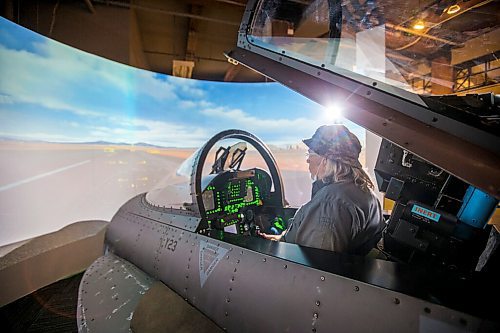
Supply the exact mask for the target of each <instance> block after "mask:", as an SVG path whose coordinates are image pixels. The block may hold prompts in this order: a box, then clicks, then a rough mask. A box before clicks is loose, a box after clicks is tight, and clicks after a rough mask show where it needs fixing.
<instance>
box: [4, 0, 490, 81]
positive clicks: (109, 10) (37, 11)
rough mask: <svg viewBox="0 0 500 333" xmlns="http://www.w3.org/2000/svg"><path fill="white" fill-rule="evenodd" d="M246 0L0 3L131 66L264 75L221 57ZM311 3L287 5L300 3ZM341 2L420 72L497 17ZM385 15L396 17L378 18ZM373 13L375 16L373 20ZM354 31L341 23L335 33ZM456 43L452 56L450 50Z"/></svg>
mask: <svg viewBox="0 0 500 333" xmlns="http://www.w3.org/2000/svg"><path fill="white" fill-rule="evenodd" d="M246 2H247V0H109V1H108V0H46V1H42V0H4V1H0V3H3V5H2V7H1V8H0V9H1V11H2V12H1V14H2V16H4V17H6V18H8V19H9V20H12V21H14V22H16V23H18V24H20V25H22V26H24V27H27V28H29V29H31V30H33V31H35V32H38V33H40V34H42V35H45V36H48V37H51V38H53V39H55V40H57V41H60V42H63V43H65V44H68V45H71V46H73V47H76V48H78V49H81V50H83V51H87V52H89V53H92V54H96V55H99V56H102V57H104V58H107V59H111V60H114V61H117V62H120V63H123V64H127V65H131V66H134V67H138V68H143V69H147V70H151V71H154V72H158V73H165V74H170V75H176V76H182V77H191V78H195V79H203V80H214V81H234V82H259V81H265V80H266V78H265V77H263V76H262V75H260V74H258V73H256V72H254V71H252V70H250V69H248V68H246V67H243V66H241V65H237V66H234V65H232V64H230V63H229V62H228V61H227V59H226V57H225V56H224V52H228V51H230V50H231V49H234V48H235V46H236V43H237V34H238V29H239V24H240V21H241V18H242V16H243V13H244V10H245V6H246ZM313 2H314V1H303V0H297V1H292V2H291V3H293V4H294V6H306V5H310V4H311V3H313ZM457 4H460V11H459V12H458V13H454V14H453V15H451V14H447V13H446V11H448V10H449V9H450V8H452V7H453V5H454V6H458V5H457ZM287 6H288V7H287V8H288V9H290V8H289V4H288V5H287ZM343 6H344V7H345V8H344V16H345V17H344V20H353V22H358V23H359V24H357V25H359V26H360V27H361V26H362V27H363V28H369V27H370V24H372V23H373V24H379V23H382V22H383V23H385V25H386V29H387V30H386V36H385V37H386V43H387V47H388V50H389V49H390V50H393V51H394V50H397V51H398V54H397V55H398V57H395V55H394V54H393V53H394V52H392V53H391V52H388V54H387V56H388V57H391V59H392V61H393V62H395V63H396V64H398V63H401V64H402V66H401V68H406V69H407V68H412V67H413V68H417V67H419V66H420V67H422V66H423V67H424V68H423V70H422V69H420V70H418V71H420V72H423V73H425V72H426V71H430V64H428V63H422V62H421V61H418V59H420V58H422V57H420V56H419V55H422V54H424V55H427V58H433V59H434V58H439V57H443V56H445V57H449V55H450V54H451V55H452V59H451V62H452V63H461V62H464V61H466V60H470V59H479V58H480V57H481V56H482V55H481V54H479V55H477V54H475V53H477V49H478V47H474V46H470V47H468V48H467V47H464V46H468V45H467V44H466V42H467V41H468V40H472V39H473V38H475V37H477V36H481V35H485V34H487V33H490V34H495V31H496V29H497V28H498V20H499V18H500V12H499V10H498V9H499V2H498V1H496V0H406V1H391V0H386V1H379V2H376V5H374V4H372V3H371V2H366V1H363V0H359V1H358V0H356V1H349V2H345V3H344V4H343ZM292 7H293V6H292ZM368 9H370V10H368ZM384 13H386V15H385V16H387V17H392V18H394V17H396V19H395V20H394V19H391V20H387V21H384V20H380V19H381V18H383V17H384ZM387 13H391V15H388V14H387ZM492 13H496V14H493V15H492ZM419 18H421V19H424V20H425V21H426V22H427V24H428V27H426V28H425V29H424V30H420V31H418V30H415V29H414V27H413V25H414V24H415V21H416V20H417V19H419ZM374 19H376V20H375V21H376V22H372V21H373V20H374ZM357 25H356V24H353V25H351V26H350V27H356V26H357ZM356 32H357V30H353V31H350V30H349V26H348V28H347V29H343V31H342V34H343V35H349V34H351V35H354V34H355V33H356ZM497 39H498V38H497ZM497 39H495V41H493V42H489V40H484V41H483V45H481V46H480V47H479V49H480V50H481V51H482V52H483V53H484V52H486V51H483V50H484V49H488V50H487V55H488V56H490V57H491V55H493V56H495V55H496V54H497V51H498V50H497V49H498V42H497ZM485 43H486V44H485ZM455 49H456V50H458V51H459V52H455V53H456V54H457V55H458V56H456V55H455V54H454V53H453V51H451V50H455ZM469 49H470V50H469ZM450 51H451V53H450ZM492 51H493V52H492ZM473 53H474V55H473ZM486 60H489V59H486ZM415 71H417V70H416V69H415ZM402 72H403V74H404V70H402Z"/></svg>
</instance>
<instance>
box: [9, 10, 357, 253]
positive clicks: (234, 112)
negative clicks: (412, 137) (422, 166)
mask: <svg viewBox="0 0 500 333" xmlns="http://www.w3.org/2000/svg"><path fill="white" fill-rule="evenodd" d="M0 68H1V69H2V75H1V76H0V225H1V232H0V246H4V245H7V244H11V243H15V242H19V241H22V240H26V239H29V238H32V237H35V236H39V235H42V234H46V233H49V232H53V231H56V230H59V229H60V228H62V227H64V226H66V225H68V224H71V223H74V222H77V221H83V220H93V219H100V220H106V221H109V220H110V219H111V218H112V216H113V214H114V213H115V212H116V211H117V210H118V208H119V207H120V206H121V205H122V204H123V203H124V202H125V201H127V200H128V199H130V198H131V197H133V196H135V195H137V194H139V193H143V192H147V191H149V190H151V189H153V188H155V187H157V186H158V185H160V186H171V187H172V189H173V191H172V192H171V193H172V196H173V198H172V201H179V200H182V198H178V197H181V196H176V192H175V191H176V189H178V190H179V192H182V191H183V188H184V186H185V185H186V184H187V182H188V181H189V179H187V178H186V177H185V176H183V175H182V173H177V169H178V168H179V166H180V165H181V163H182V162H183V160H185V159H186V158H188V157H189V156H190V155H191V154H192V153H193V152H194V151H195V150H196V149H197V148H198V147H200V146H201V145H202V144H203V143H204V142H205V141H206V140H208V139H209V138H210V137H211V136H213V135H214V134H216V133H218V132H219V131H222V130H225V129H230V128H238V129H243V130H246V131H249V132H251V133H253V134H255V135H257V136H258V137H259V138H260V139H261V140H263V141H264V142H265V143H266V144H267V145H269V146H270V148H271V150H272V151H273V153H274V154H275V157H276V159H277V161H278V165H279V167H280V169H281V173H282V176H283V180H284V187H285V194H286V199H287V201H288V202H289V203H290V205H291V206H299V205H301V204H303V203H304V202H306V201H307V200H308V199H309V198H310V188H311V181H310V176H309V173H308V169H307V164H306V158H305V151H306V150H305V146H304V145H303V144H302V143H301V139H303V138H308V137H310V136H311V135H312V134H313V133H314V131H315V130H316V128H317V127H318V126H320V125H323V124H328V123H332V122H334V121H337V122H339V121H341V122H344V123H345V124H346V125H347V126H349V128H350V129H351V130H352V131H353V132H354V133H355V134H356V135H358V137H359V138H360V140H361V141H362V142H363V145H364V140H365V132H364V130H363V129H362V128H360V127H357V126H356V125H354V124H352V123H349V122H347V121H346V120H343V119H340V118H339V119H337V120H335V119H333V118H332V117H333V113H332V111H331V110H326V109H324V108H323V107H321V106H319V105H317V104H315V103H313V102H311V101H309V100H307V99H305V98H304V97H302V96H300V95H299V94H297V93H295V92H293V91H290V90H288V89H286V88H284V87H282V86H280V85H278V84H276V83H262V84H256V83H251V84H244V83H221V82H208V81H196V80H189V79H181V78H176V77H172V76H167V75H163V74H157V73H153V72H148V71H144V70H138V69H136V68H132V67H128V66H125V65H121V64H118V63H114V62H111V61H108V60H105V59H102V58H99V57H96V56H93V55H90V54H87V53H84V52H81V51H78V50H76V49H73V48H71V47H68V46H66V45H64V44H61V43H58V42H55V41H53V40H50V39H47V38H45V37H42V36H40V35H38V34H35V33H33V32H31V31H29V30H26V29H24V28H21V27H19V26H17V25H15V24H14V23H12V22H10V21H7V20H5V19H3V18H0ZM361 160H362V161H363V157H362V158H361ZM168 204H169V203H165V205H168ZM1 255H2V254H0V256H1Z"/></svg>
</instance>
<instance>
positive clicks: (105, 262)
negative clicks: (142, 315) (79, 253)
mask: <svg viewBox="0 0 500 333" xmlns="http://www.w3.org/2000/svg"><path fill="white" fill-rule="evenodd" d="M153 282H154V281H153V280H152V279H151V278H150V277H149V276H147V275H146V274H145V273H144V272H142V271H141V270H140V269H138V268H137V267H136V266H134V265H132V264H131V263H129V262H127V261H126V260H124V259H121V258H119V257H117V256H115V255H113V254H107V255H105V256H103V257H100V258H99V259H97V260H96V261H95V262H94V263H93V264H92V265H91V266H90V267H89V268H88V269H87V271H86V272H85V275H84V276H83V278H82V280H81V282H80V288H79V290H78V308H77V323H78V331H79V332H129V331H130V321H131V320H132V316H133V313H134V310H135V307H136V305H137V303H138V302H139V300H140V298H141V297H142V296H143V295H144V294H145V293H146V291H147V290H148V289H149V287H150V286H151V284H152V283H153Z"/></svg>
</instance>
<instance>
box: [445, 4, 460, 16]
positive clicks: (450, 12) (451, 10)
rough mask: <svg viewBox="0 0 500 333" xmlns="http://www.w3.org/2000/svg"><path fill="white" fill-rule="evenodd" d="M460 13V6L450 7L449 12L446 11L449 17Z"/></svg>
mask: <svg viewBox="0 0 500 333" xmlns="http://www.w3.org/2000/svg"><path fill="white" fill-rule="evenodd" d="M459 11H460V6H459V5H453V6H450V7H449V8H448V10H447V11H446V13H447V14H448V15H452V14H455V13H458V12H459Z"/></svg>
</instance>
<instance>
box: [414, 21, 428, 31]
mask: <svg viewBox="0 0 500 333" xmlns="http://www.w3.org/2000/svg"><path fill="white" fill-rule="evenodd" d="M424 28H425V23H424V21H422V20H418V21H417V22H415V24H414V25H413V29H415V30H422V29H424Z"/></svg>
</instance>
